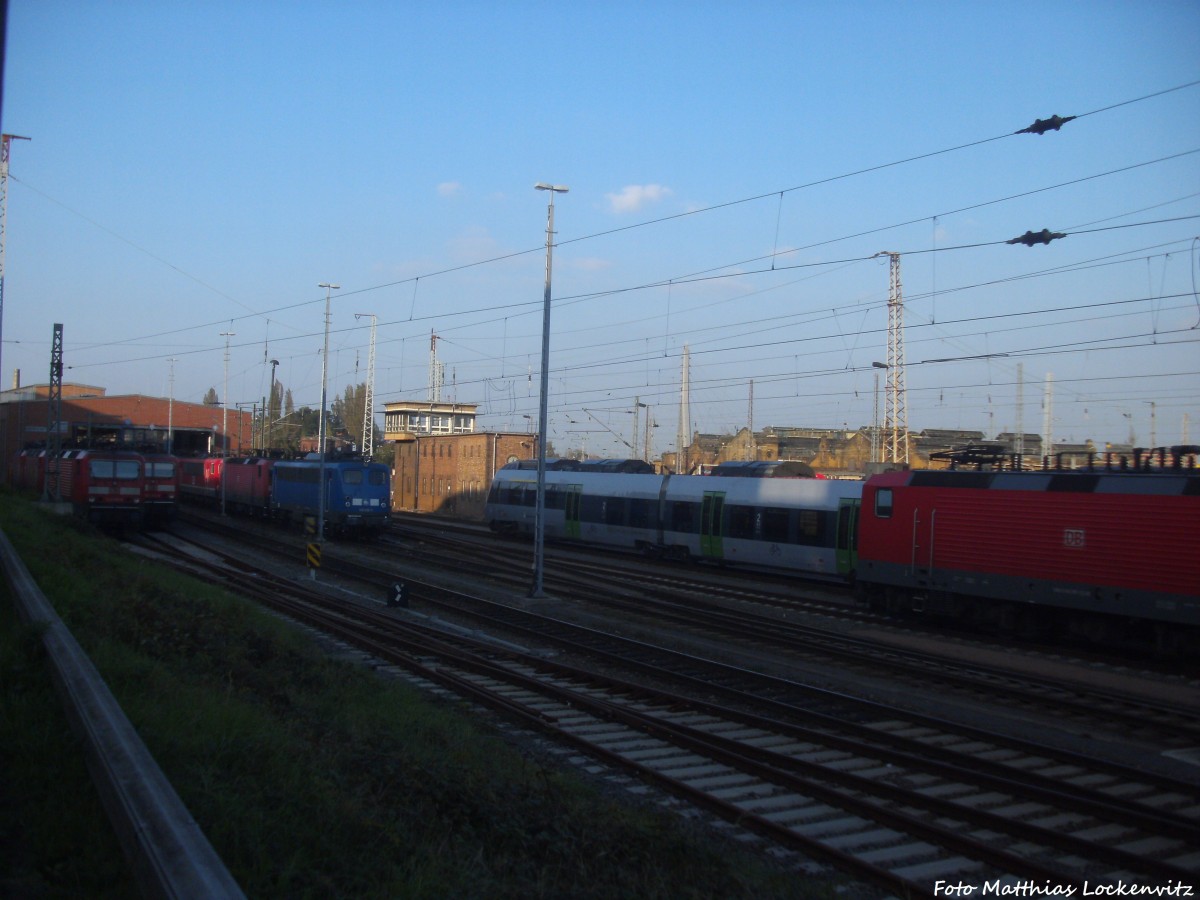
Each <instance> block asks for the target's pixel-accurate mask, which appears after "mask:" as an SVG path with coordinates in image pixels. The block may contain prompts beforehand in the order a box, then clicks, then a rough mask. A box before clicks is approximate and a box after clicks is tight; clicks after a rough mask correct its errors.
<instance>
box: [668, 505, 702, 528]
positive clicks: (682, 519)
mask: <svg viewBox="0 0 1200 900" xmlns="http://www.w3.org/2000/svg"><path fill="white" fill-rule="evenodd" d="M696 508H697V506H696V504H695V503H684V502H676V503H672V504H671V530H672V531H682V532H683V533H685V534H694V533H695V532H696Z"/></svg>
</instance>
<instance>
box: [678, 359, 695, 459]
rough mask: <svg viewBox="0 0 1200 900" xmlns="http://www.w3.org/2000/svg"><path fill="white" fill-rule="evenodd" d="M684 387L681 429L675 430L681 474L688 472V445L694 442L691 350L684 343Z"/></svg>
mask: <svg viewBox="0 0 1200 900" xmlns="http://www.w3.org/2000/svg"><path fill="white" fill-rule="evenodd" d="M680 380H681V382H682V385H683V387H682V389H681V390H680V394H679V429H678V430H677V431H676V432H675V471H676V472H678V473H679V474H680V475H686V474H687V473H688V469H689V466H688V458H687V456H688V447H689V446H690V445H691V443H692V411H691V404H690V400H689V398H688V392H689V390H690V385H689V381H690V380H691V351H690V350H689V349H688V345H687V344H684V345H683V373H682V375H681V376H680Z"/></svg>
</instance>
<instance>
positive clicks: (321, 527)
mask: <svg viewBox="0 0 1200 900" xmlns="http://www.w3.org/2000/svg"><path fill="white" fill-rule="evenodd" d="M317 287H323V288H325V349H324V350H323V351H322V352H321V415H320V417H319V418H318V419H317V422H318V425H317V432H318V434H317V442H318V443H319V445H320V446H318V447H317V452H318V453H320V457H319V459H320V464H319V465H318V466H317V481H318V482H319V484H320V488H319V489H318V490H317V543H318V544H320V543H323V542H324V541H325V494H326V492H327V491H328V488H327V487H326V485H325V407H326V405H327V404H328V402H329V401H328V396H329V299H330V296H331V294H332V293H333V291H337V290H341V287H342V286H341V285H340V284H332V283H331V282H328V281H322V282H321V283H320V284H318V285H317ZM312 577H313V578H316V577H317V570H316V569H313V570H312Z"/></svg>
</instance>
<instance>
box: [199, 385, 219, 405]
mask: <svg viewBox="0 0 1200 900" xmlns="http://www.w3.org/2000/svg"><path fill="white" fill-rule="evenodd" d="M202 402H203V403H204V405H205V406H220V405H221V398H220V397H218V396H217V389H216V388H215V387H210V388H209V389H208V392H207V393H206V394H205V395H204V400H203V401H202Z"/></svg>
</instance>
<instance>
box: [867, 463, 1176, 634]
mask: <svg viewBox="0 0 1200 900" xmlns="http://www.w3.org/2000/svg"><path fill="white" fill-rule="evenodd" d="M1197 534H1200V475H1197V474H1195V473H1194V472H1186V471H1177V472H1173V471H1165V472H1162V471H1160V472H1154V473H1149V472H1137V473H1121V472H957V471H948V472H947V471H942V472H935V471H911V472H890V473H887V474H884V475H878V476H876V477H874V478H872V479H871V480H870V481H868V482H867V483H866V485H865V486H864V488H863V497H862V510H861V514H860V519H859V533H858V565H857V582H858V587H859V592H860V596H861V597H863V599H865V600H866V601H867V602H868V603H869V604H870V605H871V606H872V608H874V609H877V610H883V611H890V612H900V611H920V612H928V613H933V614H941V615H948V616H954V617H957V618H962V619H968V620H976V621H982V622H986V623H989V624H995V625H997V626H1000V627H1006V628H1022V627H1024V626H1030V627H1032V626H1035V625H1036V626H1044V625H1047V624H1049V625H1053V626H1055V627H1056V628H1058V629H1060V630H1064V631H1068V632H1076V633H1078V632H1082V633H1083V634H1084V636H1087V637H1089V638H1094V639H1100V638H1105V639H1107V638H1110V637H1112V635H1113V634H1116V635H1122V634H1123V632H1125V631H1126V630H1127V629H1136V628H1141V629H1142V630H1145V629H1146V628H1148V627H1153V628H1154V630H1155V635H1154V637H1155V640H1156V643H1157V644H1158V645H1159V646H1160V647H1177V646H1180V645H1182V644H1186V643H1187V642H1189V641H1191V640H1194V639H1195V634H1196V633H1197V629H1200V553H1198V552H1197V537H1196V536H1197ZM1129 636H1132V635H1129Z"/></svg>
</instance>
